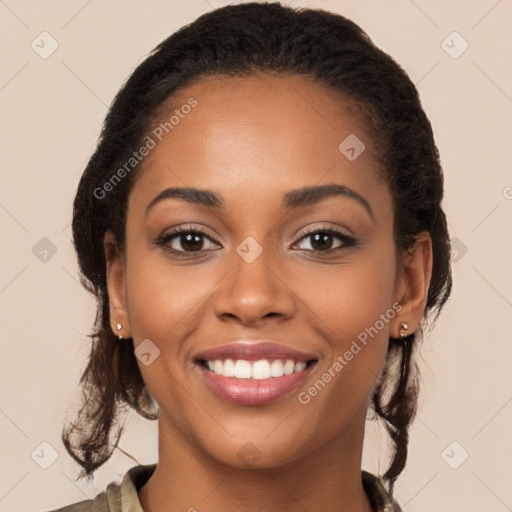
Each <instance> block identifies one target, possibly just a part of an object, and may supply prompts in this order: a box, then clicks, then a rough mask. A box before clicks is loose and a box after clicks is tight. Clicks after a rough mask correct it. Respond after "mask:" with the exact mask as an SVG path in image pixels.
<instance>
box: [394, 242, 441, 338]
mask: <svg viewBox="0 0 512 512" xmlns="http://www.w3.org/2000/svg"><path fill="white" fill-rule="evenodd" d="M431 276H432V239H431V238H430V234H429V233H427V232H422V233H420V234H419V235H418V236H417V238H416V242H415V244H414V245H413V247H411V248H410V249H408V250H407V251H406V252H405V253H404V254H403V256H402V265H401V271H400V275H399V276H397V278H398V279H399V283H397V284H398V286H397V294H398V298H397V299H396V300H397V301H398V302H399V303H400V304H401V305H402V309H401V310H400V314H399V315H397V317H396V322H395V325H393V326H392V332H391V336H392V337H393V338H405V337H407V336H409V335H410V334H412V333H413V332H415V331H416V330H417V329H418V327H419V326H420V324H421V320H422V318H423V314H424V312H425V307H426V304H427V298H428V290H429V286H430V279H431Z"/></svg>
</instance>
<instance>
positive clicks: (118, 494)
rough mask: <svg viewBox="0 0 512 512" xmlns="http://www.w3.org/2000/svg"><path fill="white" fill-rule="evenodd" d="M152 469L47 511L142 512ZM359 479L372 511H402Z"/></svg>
mask: <svg viewBox="0 0 512 512" xmlns="http://www.w3.org/2000/svg"><path fill="white" fill-rule="evenodd" d="M155 468H156V464H149V465H146V466H134V467H133V468H131V469H130V470H128V471H127V472H126V474H125V475H124V477H123V480H122V482H121V483H120V484H119V483H116V482H111V483H110V484H109V485H108V486H107V488H106V490H105V491H103V492H101V493H99V494H98V495H97V496H96V498H94V499H92V500H84V501H80V502H78V503H74V504H73V505H68V506H66V507H63V508H59V509H57V510H52V511H48V512H144V511H143V510H142V507H141V505H140V501H139V497H138V494H137V491H138V490H139V489H140V488H141V487H142V486H143V485H144V484H145V483H146V482H147V481H148V480H149V478H150V476H151V475H152V474H153V472H154V471H155ZM362 479H363V486H364V489H365V491H366V494H367V495H368V497H369V499H370V503H371V504H372V507H373V510H374V512H402V509H401V508H400V507H399V506H398V504H397V503H396V501H395V500H394V499H393V498H392V497H390V496H389V494H388V493H387V491H386V489H385V488H384V486H383V485H382V482H381V481H380V479H378V478H377V477H376V476H374V475H372V474H371V473H368V472H366V471H363V472H362Z"/></svg>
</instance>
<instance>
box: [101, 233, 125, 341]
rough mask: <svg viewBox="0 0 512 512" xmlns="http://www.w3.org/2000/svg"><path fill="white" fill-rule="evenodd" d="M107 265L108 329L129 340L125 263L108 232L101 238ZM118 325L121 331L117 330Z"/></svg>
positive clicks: (112, 235) (114, 240)
mask: <svg viewBox="0 0 512 512" xmlns="http://www.w3.org/2000/svg"><path fill="white" fill-rule="evenodd" d="M103 249H104V251H105V261H106V265H107V290H108V297H109V312H110V327H111V329H112V331H113V332H114V334H115V335H116V336H122V337H123V338H130V337H131V334H130V322H129V318H128V308H127V301H126V286H125V261H124V257H123V254H122V253H121V251H120V250H119V246H118V244H117V240H116V238H115V236H114V234H113V233H112V232H111V231H110V230H108V231H107V232H106V233H105V236H104V237H103ZM118 324H120V325H121V329H118Z"/></svg>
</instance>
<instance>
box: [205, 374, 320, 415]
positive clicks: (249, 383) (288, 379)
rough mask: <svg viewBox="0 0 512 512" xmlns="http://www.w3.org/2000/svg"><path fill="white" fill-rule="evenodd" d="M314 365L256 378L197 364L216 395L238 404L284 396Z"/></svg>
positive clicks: (268, 400) (259, 403)
mask: <svg viewBox="0 0 512 512" xmlns="http://www.w3.org/2000/svg"><path fill="white" fill-rule="evenodd" d="M314 366H315V365H314V364H313V365H311V366H307V367H306V368H305V369H304V370H302V371H301V372H297V373H292V374H291V375H283V376H282V377H271V378H269V379H262V380H256V379H237V378H235V377H224V376H223V375H218V374H217V373H214V372H212V371H210V370H208V368H205V367H204V366H202V365H201V364H198V365H197V367H198V368H199V370H200V371H201V373H202V375H203V378H204V379H205V381H206V384H207V385H208V386H209V387H210V389H211V390H212V391H213V392H214V393H215V394H216V395H217V396H219V397H220V398H223V399H224V400H227V401H229V402H234V403H236V404H239V405H263V404H266V403H268V402H273V401H275V400H278V399H279V398H282V397H284V396H285V395H287V394H289V393H291V391H292V390H294V389H296V388H297V387H299V386H300V385H301V384H302V383H303V382H304V380H305V379H306V377H307V376H308V375H309V373H310V372H311V369H312V368H313V367H314Z"/></svg>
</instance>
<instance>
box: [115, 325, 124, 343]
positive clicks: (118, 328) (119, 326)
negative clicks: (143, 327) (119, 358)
mask: <svg viewBox="0 0 512 512" xmlns="http://www.w3.org/2000/svg"><path fill="white" fill-rule="evenodd" d="M122 328H123V325H122V324H120V323H119V322H117V324H116V329H117V330H118V331H120V330H121V329H122ZM117 338H118V339H120V340H122V339H123V337H122V336H121V335H120V334H119V335H118V336H117Z"/></svg>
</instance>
